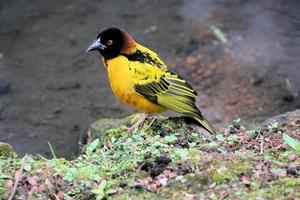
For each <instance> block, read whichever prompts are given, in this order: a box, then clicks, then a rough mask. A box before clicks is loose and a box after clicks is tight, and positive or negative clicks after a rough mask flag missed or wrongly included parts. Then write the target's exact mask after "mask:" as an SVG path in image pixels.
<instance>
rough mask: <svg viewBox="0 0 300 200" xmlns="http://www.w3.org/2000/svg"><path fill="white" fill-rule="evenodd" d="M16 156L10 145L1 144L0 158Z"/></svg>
mask: <svg viewBox="0 0 300 200" xmlns="http://www.w3.org/2000/svg"><path fill="white" fill-rule="evenodd" d="M12 154H15V151H14V149H13V147H12V146H11V145H10V144H7V143H4V142H0V156H4V157H5V156H10V155H12Z"/></svg>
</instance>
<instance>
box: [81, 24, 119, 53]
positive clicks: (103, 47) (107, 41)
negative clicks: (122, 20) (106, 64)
mask: <svg viewBox="0 0 300 200" xmlns="http://www.w3.org/2000/svg"><path fill="white" fill-rule="evenodd" d="M123 43H124V42H123V32H122V31H121V30H120V29H119V28H108V29H105V30H104V31H102V32H101V33H100V34H99V35H98V36H97V38H96V39H95V40H94V41H93V43H92V44H91V45H90V46H89V47H88V49H87V50H86V52H89V51H99V52H100V54H101V55H102V56H103V57H104V58H105V59H111V58H114V57H117V56H118V55H119V54H120V52H121V49H122V47H123Z"/></svg>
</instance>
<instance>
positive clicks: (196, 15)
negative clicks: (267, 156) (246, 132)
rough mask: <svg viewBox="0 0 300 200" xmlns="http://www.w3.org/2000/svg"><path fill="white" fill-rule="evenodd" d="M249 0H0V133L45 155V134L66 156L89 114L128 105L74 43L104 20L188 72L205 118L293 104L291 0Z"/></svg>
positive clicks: (252, 115) (250, 116) (120, 112)
mask: <svg viewBox="0 0 300 200" xmlns="http://www.w3.org/2000/svg"><path fill="white" fill-rule="evenodd" d="M259 2H260V1H234V2H232V1H210V0H201V1H197V2H192V1H187V0H186V1H184V0H176V1H171V0H167V1H158V0H153V1H146V0H132V1H130V3H128V2H125V1H117V0H111V1H104V0H82V1H76V2H75V1H71V0H55V1H51V2H50V1H38V0H31V1H21V2H20V1H8V0H6V1H1V2H0V23H1V27H0V41H1V46H0V141H4V142H8V143H10V144H12V145H13V146H14V148H15V149H16V151H17V152H18V153H19V154H20V155H24V154H25V153H35V154H37V153H38V154H41V155H44V156H46V157H49V156H50V149H49V146H48V143H47V142H48V141H49V142H50V143H51V145H52V146H53V148H54V149H55V152H56V154H57V156H59V157H60V156H63V157H66V158H72V157H74V156H75V155H76V154H77V153H78V141H79V139H80V137H81V134H82V133H85V131H86V127H88V125H89V124H90V123H92V122H93V121H95V120H97V119H99V118H103V117H122V116H124V115H128V114H130V113H133V112H135V111H133V110H131V109H130V108H128V107H127V106H124V105H122V104H121V103H120V102H118V101H117V100H116V99H115V97H114V96H113V94H112V92H111V90H110V87H109V84H108V80H107V76H106V72H105V69H104V68H103V67H102V65H101V64H99V60H98V58H97V56H96V55H93V54H85V53H84V51H85V49H86V48H87V46H88V44H89V43H90V42H91V41H92V40H93V38H94V37H95V36H96V35H97V33H98V32H99V31H100V30H102V29H104V28H106V27H111V26H118V27H123V28H125V29H126V30H127V31H128V32H129V33H130V34H131V35H132V36H133V37H134V38H135V39H136V40H137V41H138V42H140V43H142V44H144V45H145V46H147V47H149V48H151V49H153V50H155V51H156V52H158V53H159V54H160V56H161V58H163V59H164V60H165V62H166V63H167V65H168V66H169V68H170V69H171V70H173V71H176V72H178V73H180V74H181V75H182V76H183V77H184V78H186V79H188V80H190V82H191V84H192V85H193V86H194V87H195V88H196V89H197V91H199V103H198V106H199V107H200V108H201V110H202V112H203V114H204V115H205V116H207V118H208V119H210V120H211V121H212V122H214V123H215V124H219V125H222V124H223V125H224V124H226V123H227V122H229V121H231V120H233V119H235V118H242V119H247V120H253V121H261V120H263V119H264V118H265V117H267V116H272V115H275V114H279V113H283V112H285V111H288V110H293V109H295V108H297V107H298V108H299V107H300V106H299V105H300V101H299V97H298V93H299V92H300V87H299V86H300V79H299V77H300V70H299V64H300V60H299V57H298V56H297V54H298V52H299V50H300V48H299V47H300V39H299V38H300V36H299V35H297V34H298V33H297V31H298V32H299V24H300V20H299V19H297V16H296V14H297V11H299V8H300V7H299V2H298V3H297V2H296V1H294V3H290V4H285V5H284V6H283V5H281V4H282V3H281V4H280V3H278V5H277V4H275V3H271V2H272V1H264V3H263V4H262V3H259ZM212 24H213V25H215V26H216V27H217V28H218V29H219V30H221V32H222V33H223V34H224V35H225V37H226V39H227V42H226V43H224V44H223V43H222V42H221V41H220V39H219V38H218V36H217V34H216V33H215V32H213V30H212V28H211V26H210V25H212Z"/></svg>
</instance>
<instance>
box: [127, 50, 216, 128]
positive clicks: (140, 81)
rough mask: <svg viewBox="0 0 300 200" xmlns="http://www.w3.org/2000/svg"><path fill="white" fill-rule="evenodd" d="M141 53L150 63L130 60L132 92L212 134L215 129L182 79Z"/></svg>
mask: <svg viewBox="0 0 300 200" xmlns="http://www.w3.org/2000/svg"><path fill="white" fill-rule="evenodd" d="M141 53H143V51H141ZM145 53H147V54H148V57H147V59H148V60H146V61H149V60H150V61H151V62H146V61H144V60H142V61H141V60H138V61H137V60H133V59H131V60H130V62H129V65H130V66H129V67H130V68H131V70H132V72H133V79H134V82H135V84H134V90H135V91H136V92H137V93H138V94H140V95H142V96H144V97H145V98H146V99H148V100H149V101H151V102H152V103H155V104H158V105H160V106H162V107H165V108H168V109H170V110H173V111H175V112H178V113H182V114H184V115H186V116H188V117H191V118H194V119H195V120H197V121H198V122H199V123H200V124H201V125H202V126H203V127H204V128H205V129H206V130H208V131H209V132H210V133H215V132H216V129H215V128H214V127H213V125H212V124H211V123H209V122H208V121H207V120H206V119H205V118H204V117H203V116H202V114H201V112H200V111H199V109H198V108H197V107H196V105H195V101H196V97H197V93H196V91H195V90H193V88H192V87H191V86H190V85H189V84H188V83H187V82H186V81H185V80H184V79H182V78H181V77H179V76H178V75H177V74H175V73H173V72H170V71H168V70H167V68H166V66H165V64H164V63H163V62H162V61H160V60H159V58H158V57H156V54H153V53H152V52H150V53H152V55H151V54H150V53H149V52H145ZM150 56H155V57H154V58H152V57H150ZM144 57H145V56H144ZM143 61H144V62H143ZM157 63H158V64H157Z"/></svg>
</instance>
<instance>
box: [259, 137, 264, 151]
mask: <svg viewBox="0 0 300 200" xmlns="http://www.w3.org/2000/svg"><path fill="white" fill-rule="evenodd" d="M259 139H260V148H259V149H260V153H261V154H263V151H264V143H265V138H264V136H263V135H262V134H260V137H259Z"/></svg>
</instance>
